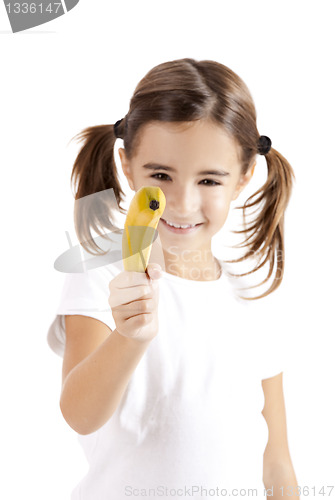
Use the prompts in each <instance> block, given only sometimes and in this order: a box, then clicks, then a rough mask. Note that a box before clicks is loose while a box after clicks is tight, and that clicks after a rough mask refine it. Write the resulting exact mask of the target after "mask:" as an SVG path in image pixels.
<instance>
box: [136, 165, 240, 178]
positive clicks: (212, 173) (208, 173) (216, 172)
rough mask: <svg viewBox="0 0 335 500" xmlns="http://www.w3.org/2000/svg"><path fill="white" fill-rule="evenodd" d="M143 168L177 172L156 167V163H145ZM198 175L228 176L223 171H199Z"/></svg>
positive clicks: (167, 168) (169, 168)
mask: <svg viewBox="0 0 335 500" xmlns="http://www.w3.org/2000/svg"><path fill="white" fill-rule="evenodd" d="M143 168H147V169H150V170H166V171H167V172H177V170H176V169H174V168H172V167H168V166H166V165H158V164H157V163H146V164H145V165H143ZM198 175H219V176H222V177H223V176H227V175H230V174H229V172H225V171H224V170H201V172H198Z"/></svg>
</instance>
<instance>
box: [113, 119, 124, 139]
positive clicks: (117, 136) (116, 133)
mask: <svg viewBox="0 0 335 500" xmlns="http://www.w3.org/2000/svg"><path fill="white" fill-rule="evenodd" d="M122 120H123V118H121V120H118V121H117V122H116V123H114V135H115V137H116V138H117V139H122V137H121V135H120V134H119V133H118V131H117V128H118V126H119V125H120V123H121V122H122Z"/></svg>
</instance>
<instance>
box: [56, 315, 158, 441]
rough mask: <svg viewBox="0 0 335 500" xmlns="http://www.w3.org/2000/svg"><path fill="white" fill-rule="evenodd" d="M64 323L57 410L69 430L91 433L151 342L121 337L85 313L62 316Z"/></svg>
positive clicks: (108, 412) (113, 404)
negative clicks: (61, 379)
mask: <svg viewBox="0 0 335 500" xmlns="http://www.w3.org/2000/svg"><path fill="white" fill-rule="evenodd" d="M65 325H66V347H65V353H64V360H63V384H62V392H61V398H60V409H61V412H62V414H63V417H64V419H65V420H66V422H67V423H68V424H69V426H70V427H72V429H74V430H75V431H76V432H78V434H82V435H85V434H90V433H92V432H94V431H96V430H97V429H99V428H100V427H101V426H102V425H103V424H105V423H106V422H107V420H108V419H109V418H110V417H111V416H112V414H113V413H114V411H115V409H116V408H117V406H118V404H119V402H120V400H121V397H122V395H123V393H124V391H125V389H126V387H127V384H128V382H129V380H130V377H131V375H132V373H133V372H134V370H135V368H136V366H137V365H138V363H139V361H140V359H141V358H142V356H143V354H144V352H145V350H146V349H147V347H148V345H149V342H150V341H147V342H137V341H136V340H133V339H131V338H127V337H124V336H122V335H120V334H119V333H118V332H117V330H113V331H111V330H110V328H108V326H107V325H105V324H104V323H102V322H101V321H99V320H97V319H95V318H90V317H86V316H80V315H78V316H77V315H70V316H65Z"/></svg>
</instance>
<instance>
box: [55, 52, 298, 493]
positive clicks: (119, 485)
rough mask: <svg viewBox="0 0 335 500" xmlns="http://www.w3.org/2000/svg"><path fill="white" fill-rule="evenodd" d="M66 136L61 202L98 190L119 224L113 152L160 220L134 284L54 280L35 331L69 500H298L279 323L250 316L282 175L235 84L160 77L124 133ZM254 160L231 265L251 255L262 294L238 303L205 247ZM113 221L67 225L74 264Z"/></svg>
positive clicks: (212, 77)
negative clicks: (72, 465) (252, 186)
mask: <svg viewBox="0 0 335 500" xmlns="http://www.w3.org/2000/svg"><path fill="white" fill-rule="evenodd" d="M80 137H81V139H83V140H84V144H83V147H82V149H81V151H80V152H79V154H78V157H77V159H76V161H75V164H74V168H73V172H72V178H74V180H75V182H76V195H75V196H76V200H79V199H82V198H83V197H86V196H88V195H92V194H94V193H101V192H103V191H105V190H108V189H109V190H111V189H112V190H113V191H114V193H115V198H116V200H117V203H118V205H119V209H120V210H121V211H123V212H124V210H123V209H122V208H121V207H120V201H122V198H123V196H124V193H123V191H122V190H121V186H120V182H119V179H118V172H117V169H116V165H115V160H114V157H113V155H114V144H115V142H116V139H117V138H120V139H123V144H124V148H120V149H119V155H120V160H121V164H122V169H123V172H124V174H125V176H126V178H127V180H128V183H129V186H130V188H131V189H132V190H133V191H134V192H136V191H137V190H138V189H140V188H141V187H142V186H159V187H160V188H161V189H162V190H163V192H164V194H165V197H166V208H165V211H164V213H163V216H162V218H161V220H160V222H159V224H158V228H157V229H158V235H159V237H158V238H157V240H156V241H155V243H154V244H153V247H152V254H151V259H150V263H149V265H148V268H147V271H148V275H147V274H145V273H136V272H128V271H124V270H123V265H122V260H119V261H118V262H116V263H107V264H106V265H100V266H99V267H96V268H95V269H90V270H88V271H86V272H82V273H80V272H79V273H78V272H76V273H70V274H68V275H67V277H66V282H65V286H64V289H63V294H62V297H61V302H60V305H59V307H58V310H57V315H56V318H55V320H54V322H53V323H52V325H51V327H50V330H49V332H48V342H49V345H50V347H51V348H52V349H53V350H54V351H55V352H56V353H58V354H59V355H60V356H63V358H64V359H63V384H62V391H61V398H60V408H61V411H62V414H63V416H64V418H65V420H66V422H67V423H68V424H69V425H70V426H71V427H72V428H73V429H74V430H75V431H76V432H77V433H78V434H79V436H78V438H79V441H80V443H81V444H82V446H83V448H84V451H85V454H86V457H87V460H88V462H89V469H88V472H87V475H86V476H85V477H84V478H83V480H82V481H81V482H80V483H79V484H78V485H77V487H76V488H75V489H74V491H73V492H72V497H71V498H72V500H77V499H78V500H79V499H81V500H120V499H121V498H128V497H138V496H140V497H141V498H170V497H173V496H178V497H181V498H193V499H207V498H213V496H217V497H223V496H234V497H236V498H242V497H243V498H245V497H246V496H247V497H248V496H250V497H251V496H252V497H256V496H257V497H265V498H266V497H268V498H270V497H271V498H274V499H279V498H280V499H282V498H288V497H290V498H292V496H294V498H299V496H298V488H297V480H296V477H295V473H294V469H293V465H292V461H291V458H290V454H289V448H288V441H287V430H286V419H285V406H284V396H283V382H282V375H283V373H282V367H283V364H282V363H283V358H282V356H281V355H280V347H281V342H280V337H281V327H280V323H279V317H280V316H282V312H281V311H280V312H279V313H278V312H277V311H275V312H276V317H275V318H274V319H273V321H271V323H270V322H269V321H267V320H266V318H267V317H268V315H267V316H266V315H265V309H267V308H268V307H270V302H269V299H268V297H269V295H270V293H272V292H273V291H274V290H275V289H276V288H277V287H278V286H279V284H280V282H281V280H282V272H283V252H284V246H283V221H284V212H285V209H286V207H287V204H288V201H289V197H290V193H291V187H292V179H293V172H292V169H291V166H290V165H289V163H288V162H287V160H286V159H285V158H284V157H283V156H282V155H281V154H280V153H279V152H278V151H276V150H275V149H274V148H273V147H272V146H271V141H270V139H269V138H268V137H266V136H260V134H259V132H258V130H257V126H256V112H255V107H254V103H253V100H252V97H251V95H250V93H249V91H248V89H247V87H246V85H245V84H244V82H243V81H242V80H241V79H240V78H239V77H238V76H237V75H236V74H235V73H234V72H233V71H231V70H230V69H228V68H227V67H226V66H224V65H222V64H219V63H217V62H214V61H207V60H206V61H196V60H194V59H181V60H176V61H171V62H166V63H164V64H160V65H158V66H157V67H155V68H153V69H152V70H151V71H149V73H148V74H147V75H146V76H145V77H144V78H143V79H142V80H141V81H140V83H139V84H138V86H137V88H136V89H135V92H134V95H133V97H132V99H131V101H130V107H129V110H128V112H127V114H126V115H125V117H124V118H123V119H121V120H118V121H117V122H116V123H115V124H114V125H102V126H96V127H91V128H87V129H85V130H84V131H83V132H82V133H81V136H80ZM258 154H263V155H265V158H266V163H267V168H268V178H267V180H266V182H265V184H264V185H263V186H262V187H261V188H260V189H259V190H258V191H257V192H256V193H255V194H254V195H253V196H251V197H250V198H249V199H248V200H247V202H246V204H245V208H249V207H254V208H255V207H256V208H258V209H259V210H258V212H257V211H256V215H255V216H254V218H253V220H252V221H251V222H249V223H248V224H247V225H246V228H245V236H246V238H245V244H246V252H245V255H244V256H242V257H241V258H240V259H237V260H238V261H245V259H249V260H250V262H251V263H252V262H254V260H255V259H254V258H255V256H256V255H257V256H258V260H257V263H256V264H255V265H254V264H253V267H251V268H250V273H252V272H254V271H256V269H257V268H263V266H265V264H267V265H268V266H269V270H268V274H267V276H266V279H265V283H267V284H268V287H267V290H265V291H264V292H263V293H261V294H260V295H259V296H258V298H257V297H255V296H252V297H251V296H249V297H248V296H245V297H244V298H243V297H242V298H241V296H240V295H239V294H238V293H237V290H238V288H237V287H236V283H240V281H239V280H240V279H241V278H234V277H233V276H232V274H233V273H232V272H229V271H228V267H227V266H226V264H225V263H224V262H223V261H222V260H221V259H218V258H216V257H215V256H214V255H213V253H212V251H211V242H212V237H213V236H214V235H215V234H216V233H217V232H218V231H219V230H220V229H221V228H222V227H223V225H224V224H225V221H226V218H227V216H228V212H229V207H230V204H231V202H232V201H233V200H235V199H237V197H238V196H239V194H240V193H241V192H242V190H243V189H244V187H245V186H246V185H247V184H248V182H249V181H250V179H251V177H252V174H253V171H254V168H255V164H256V158H257V155H258ZM106 212H108V210H107V208H106ZM254 213H255V211H254ZM112 217H113V214H112V213H110V214H108V213H104V212H103V211H100V212H99V210H98V211H95V212H93V211H92V212H90V210H87V211H86V212H85V213H83V212H82V213H79V212H78V211H75V222H76V230H77V234H78V236H79V240H80V241H81V242H82V245H83V247H84V248H86V249H87V250H88V251H89V252H91V253H94V250H96V248H95V247H96V245H95V244H94V240H92V239H91V240H90V237H91V235H92V233H91V229H92V228H94V229H95V230H96V231H97V232H98V233H99V234H100V235H101V234H104V233H103V232H101V231H99V229H98V228H99V227H100V228H111V227H114V226H113V225H111V222H110V218H112ZM99 224H100V226H99ZM181 226H183V227H181ZM243 234H244V233H243ZM248 298H249V299H250V300H247V299H248ZM251 299H253V300H251ZM264 487H265V488H266V489H267V491H264Z"/></svg>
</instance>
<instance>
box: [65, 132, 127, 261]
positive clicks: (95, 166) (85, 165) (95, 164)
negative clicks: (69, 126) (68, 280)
mask: <svg viewBox="0 0 335 500" xmlns="http://www.w3.org/2000/svg"><path fill="white" fill-rule="evenodd" d="M74 139H77V140H78V141H83V142H84V144H83V146H82V148H81V150H80V152H79V154H78V156H77V158H76V160H75V162H74V165H73V169H72V174H71V182H72V183H73V184H74V185H75V194H74V197H75V200H79V203H78V202H77V203H75V208H74V223H75V230H76V234H77V237H78V239H79V241H80V243H81V245H82V246H83V247H84V248H85V250H87V251H88V252H89V253H91V254H93V252H92V251H90V248H95V249H96V250H97V252H98V254H101V252H100V250H101V249H100V247H99V246H98V245H97V244H96V243H95V241H94V239H93V237H92V233H91V229H93V230H94V231H96V232H97V233H98V235H100V236H102V237H104V236H103V235H104V233H103V232H101V231H100V229H102V228H106V229H109V230H111V231H115V230H118V229H119V228H117V227H116V225H115V224H114V220H113V219H114V218H113V210H119V211H120V212H121V213H126V211H125V210H124V209H123V208H122V207H120V202H121V201H123V200H124V196H125V194H124V192H123V191H122V189H121V185H120V182H119V179H118V174H117V168H116V164H115V159H114V144H115V141H116V136H115V133H114V125H98V126H94V127H88V128H86V129H84V130H82V131H81V132H80V133H79V134H77V135H76V136H75V137H73V139H72V140H74ZM108 189H113V192H112V195H113V196H111V192H110V191H109V192H108V191H107V192H106V193H103V192H104V191H106V190H108ZM94 193H101V195H100V196H92V197H90V196H89V195H91V194H94ZM105 194H106V195H105ZM84 197H85V200H84V203H83V202H81V201H82V200H81V199H83V198H84ZM116 205H117V206H116ZM103 253H104V252H103Z"/></svg>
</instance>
